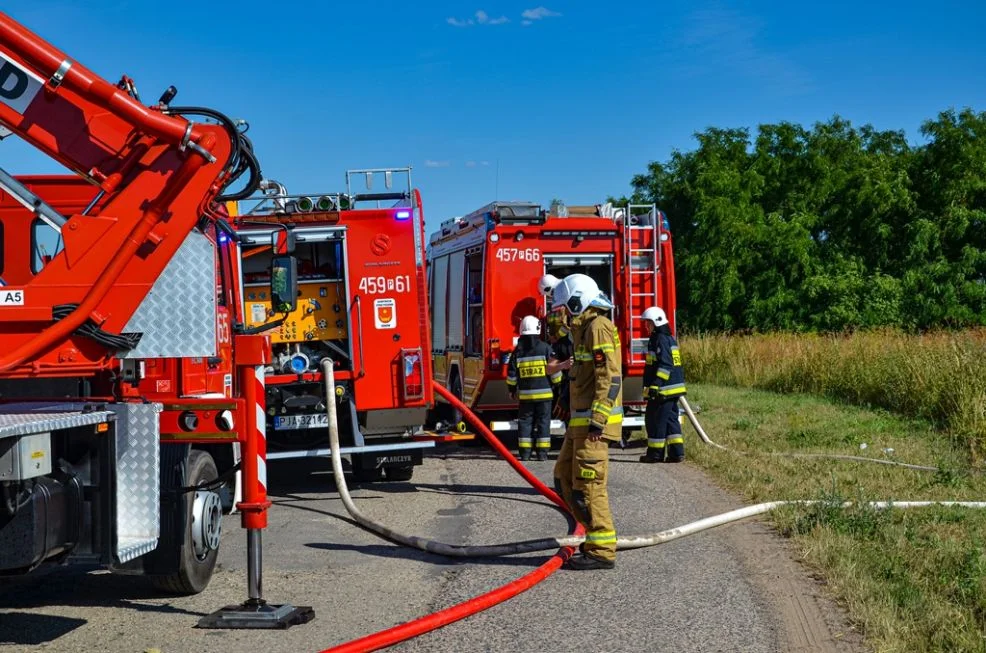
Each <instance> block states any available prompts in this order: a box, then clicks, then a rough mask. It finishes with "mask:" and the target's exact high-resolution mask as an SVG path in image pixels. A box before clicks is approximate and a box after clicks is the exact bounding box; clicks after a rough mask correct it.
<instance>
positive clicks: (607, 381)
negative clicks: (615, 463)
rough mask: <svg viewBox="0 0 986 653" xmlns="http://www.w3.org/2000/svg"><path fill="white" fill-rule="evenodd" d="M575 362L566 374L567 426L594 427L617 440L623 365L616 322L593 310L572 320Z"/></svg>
mask: <svg viewBox="0 0 986 653" xmlns="http://www.w3.org/2000/svg"><path fill="white" fill-rule="evenodd" d="M572 344H573V345H575V356H574V358H575V364H574V365H573V366H572V369H571V371H570V373H569V388H568V392H569V398H570V405H571V411H572V417H571V419H570V420H569V421H568V426H569V427H570V428H577V427H580V426H581V427H595V428H600V429H602V431H603V437H605V438H607V439H610V440H619V439H620V435H621V434H622V431H623V366H622V363H621V361H620V355H621V352H620V336H619V334H618V333H617V331H616V325H614V324H613V323H612V321H610V319H609V318H608V317H606V316H605V315H602V314H600V313H599V312H597V311H596V310H595V309H591V308H590V309H588V310H587V311H586V312H585V313H583V314H582V315H580V316H578V317H577V318H575V319H574V320H573V321H572Z"/></svg>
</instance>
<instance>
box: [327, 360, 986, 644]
mask: <svg viewBox="0 0 986 653" xmlns="http://www.w3.org/2000/svg"><path fill="white" fill-rule="evenodd" d="M322 371H323V377H324V379H325V391H326V405H327V406H328V412H329V446H330V450H331V455H332V472H333V476H334V478H335V482H336V487H337V490H338V492H339V495H340V498H341V499H342V502H343V505H344V506H345V507H346V510H347V511H348V512H349V513H350V515H351V516H352V517H353V519H354V520H355V521H356V522H357V523H358V524H360V525H361V526H363V527H364V528H367V529H368V530H370V531H372V532H374V533H376V534H378V535H380V536H382V537H384V538H386V539H388V540H391V541H394V542H397V543H399V544H404V545H406V546H411V547H414V548H417V549H420V550H422V551H427V552H429V553H434V554H438V555H446V556H450V557H458V558H466V557H495V556H505V555H516V554H520V553H530V552H535V551H544V550H549V549H555V548H558V549H560V550H559V551H558V553H557V554H556V555H555V556H553V557H552V558H551V559H550V560H548V561H547V562H546V563H544V564H542V565H541V566H540V567H538V569H536V570H535V571H533V572H531V573H529V574H527V575H525V576H522V577H521V578H518V579H516V580H514V581H512V582H510V583H508V584H507V585H504V586H502V587H500V588H497V589H496V590H493V591H491V592H488V593H486V594H483V595H480V596H477V597H474V598H472V599H469V600H467V601H465V602H463V603H460V604H458V605H455V606H452V607H450V608H446V609H444V610H441V611H439V612H435V613H433V614H430V615H426V616H424V617H420V618H418V619H416V620H414V621H410V622H406V623H403V624H400V625H398V626H395V627H393V628H390V629H388V630H384V631H380V632H378V633H374V634H371V635H367V636H365V637H362V638H359V639H356V640H352V641H350V642H346V643H344V644H340V645H339V646H336V647H333V648H331V649H326V650H325V651H323V652H322V653H344V652H345V653H350V652H357V651H375V650H379V649H381V648H385V647H388V646H392V645H394V644H396V643H398V642H401V641H404V640H406V639H410V638H412V637H416V636H418V635H421V634H424V633H426V632H430V631H432V630H435V629H437V628H441V627H442V626H445V625H447V624H449V623H452V622H454V621H458V620H460V619H463V618H465V617H467V616H471V615H473V614H476V613H478V612H481V611H483V610H485V609H487V608H490V607H492V606H494V605H496V604H498V603H501V602H503V601H505V600H507V599H509V598H512V597H514V596H516V595H518V594H520V593H521V592H523V591H525V590H527V589H530V588H531V587H533V586H534V585H536V584H537V583H539V582H541V581H542V580H544V579H545V578H547V577H548V576H550V575H551V574H552V573H554V572H555V571H557V570H558V568H559V567H561V565H562V563H563V562H564V561H565V560H566V559H567V558H568V557H569V556H570V555H571V554H572V551H573V549H574V547H576V546H578V545H579V544H580V543H581V542H583V541H584V540H585V536H584V530H583V529H582V527H581V526H580V525H577V524H576V525H575V527H574V529H573V532H572V533H570V534H569V535H568V536H566V537H553V538H541V539H537V540H525V541H520V542H512V543H506V544H495V545H479V546H476V545H455V544H447V543H443V542H437V541H434V540H430V539H427V538H423V537H418V536H413V535H405V534H403V533H400V532H398V531H395V530H394V529H392V528H390V527H388V526H386V525H384V524H382V523H380V522H377V521H375V520H373V519H371V518H369V517H367V516H365V515H364V514H363V513H362V512H360V511H359V509H358V508H357V507H356V505H355V503H354V502H353V500H352V497H351V496H350V494H349V489H348V486H347V484H346V480H345V476H344V473H343V468H342V456H341V454H340V449H339V429H338V420H337V414H336V402H335V377H334V371H333V368H332V364H331V362H330V361H326V362H325V363H323V366H322ZM433 386H434V389H435V391H436V392H437V393H438V394H439V395H441V396H442V397H443V398H444V399H445V400H446V401H448V402H449V403H450V404H451V405H452V406H453V407H454V408H456V409H457V410H459V411H461V412H462V414H463V416H464V417H465V419H466V420H467V421H469V422H470V423H471V424H472V425H473V426H474V427H475V428H476V430H477V431H478V432H479V434H480V435H482V436H483V438H484V439H486V441H487V442H489V443H490V445H491V446H492V447H493V448H494V449H495V450H496V451H497V453H498V454H499V455H500V456H501V457H502V458H504V459H505V460H506V461H507V462H508V463H509V464H510V465H511V466H512V467H513V468H514V469H515V470H516V471H517V472H518V473H520V475H521V476H523V477H524V479H525V480H527V481H528V483H530V484H531V485H532V486H533V487H534V488H535V489H537V490H538V491H539V492H540V493H541V494H542V495H544V496H545V497H547V498H548V499H550V500H551V501H552V502H553V503H555V504H556V505H557V506H559V507H560V508H562V509H564V510H565V511H566V514H569V515H570V513H569V512H568V509H567V507H566V506H565V504H564V501H563V500H562V499H561V497H559V496H558V495H557V494H556V493H555V492H554V491H552V490H551V489H550V488H548V487H547V486H546V485H544V483H542V482H541V481H540V480H539V479H538V478H537V477H535V476H534V475H533V474H532V473H531V472H530V471H529V470H528V469H527V468H526V467H524V466H523V465H521V464H520V463H519V462H517V460H516V459H515V458H514V456H513V454H512V453H511V452H510V451H509V450H507V448H506V447H504V446H503V444H502V443H501V442H500V441H499V439H497V438H496V436H494V435H493V433H492V432H490V431H489V429H488V428H487V427H486V425H485V424H483V422H482V421H481V420H480V419H479V418H478V417H477V416H476V415H475V414H474V413H473V412H472V411H471V410H469V408H468V407H467V406H466V405H465V404H463V403H462V402H461V401H459V400H458V399H457V398H456V397H455V396H454V395H453V394H452V393H450V392H449V391H448V390H446V389H445V388H444V387H443V386H441V385H439V384H438V383H433ZM682 405H683V407H684V408H685V411H686V413H687V414H688V416H689V419H690V420H691V422H692V425H693V426H695V427H696V431H698V432H699V437H701V438H702V440H703V442H705V443H706V444H709V445H711V446H715V447H717V448H719V449H722V450H728V449H727V448H726V447H724V446H722V445H719V444H716V443H714V442H713V441H712V440H711V439H710V438H709V437H708V435H707V434H706V433H705V431H704V430H701V425H700V424H699V423H698V420H697V418H695V414H694V412H693V411H692V410H691V407H690V406H688V403H687V401H684V400H682ZM851 458H853V457H851ZM871 460H874V461H875V462H881V463H883V462H893V461H882V460H879V459H871ZM899 464H901V465H904V464H903V463H899ZM904 466H907V467H914V468H918V469H923V468H922V467H921V466H917V465H913V466H909V465H904ZM932 469H935V468H932ZM822 503H829V502H826V501H821V500H788V501H768V502H764V503H759V504H756V505H752V506H744V507H743V508H738V509H736V510H731V511H728V512H725V513H722V514H719V515H713V516H711V517H706V518H704V519H699V520H697V521H694V522H691V523H689V524H685V525H683V526H679V527H677V528H672V529H668V530H664V531H661V532H659V533H655V534H653V535H647V536H631V537H620V538H619V539H618V540H617V548H619V549H623V550H625V549H635V548H643V547H649V546H656V545H659V544H664V543H666V542H670V541H672V540H676V539H679V538H682V537H686V536H688V535H693V534H695V533H699V532H702V531H705V530H708V529H710V528H715V527H717V526H722V525H725V524H729V523H732V522H736V521H740V520H743V519H748V518H750V517H754V516H756V515H761V514H765V513H768V512H770V511H772V510H774V509H776V508H779V507H782V506H791V505H799V506H809V505H815V504H822ZM840 505H841V506H842V507H851V506H853V505H855V504H854V503H853V502H844V503H842V504H840ZM862 505H865V506H867V507H869V508H872V509H876V510H885V509H890V508H922V507H930V506H942V507H965V508H978V509H986V501H871V502H865V503H863V504H862Z"/></svg>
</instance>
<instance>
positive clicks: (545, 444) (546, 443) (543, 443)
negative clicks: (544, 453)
mask: <svg viewBox="0 0 986 653" xmlns="http://www.w3.org/2000/svg"><path fill="white" fill-rule="evenodd" d="M550 448H551V439H550V438H549V439H547V440H544V439H542V438H538V449H550Z"/></svg>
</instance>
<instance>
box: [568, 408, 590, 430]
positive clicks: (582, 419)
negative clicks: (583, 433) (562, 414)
mask: <svg viewBox="0 0 986 653" xmlns="http://www.w3.org/2000/svg"><path fill="white" fill-rule="evenodd" d="M590 417H592V412H591V411H588V410H576V411H573V412H572V417H571V418H570V419H569V420H568V425H569V426H589V418H590Z"/></svg>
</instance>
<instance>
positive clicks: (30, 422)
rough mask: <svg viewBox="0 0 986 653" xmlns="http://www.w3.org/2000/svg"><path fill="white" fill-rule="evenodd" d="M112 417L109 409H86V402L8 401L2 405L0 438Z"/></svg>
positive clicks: (107, 420)
mask: <svg viewBox="0 0 986 653" xmlns="http://www.w3.org/2000/svg"><path fill="white" fill-rule="evenodd" d="M112 419H113V413H111V412H109V411H105V410H97V411H92V412H83V405H82V404H71V403H34V402H29V403H28V402H25V403H16V404H4V405H3V406H0V438H7V437H14V436H18V435H31V434H32V433H45V432H48V431H58V430H61V429H70V428H75V427H77V426H89V425H93V424H102V423H103V422H109V421H111V420H112Z"/></svg>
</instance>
